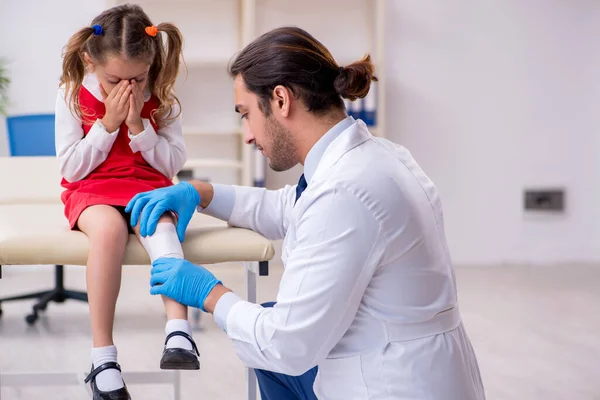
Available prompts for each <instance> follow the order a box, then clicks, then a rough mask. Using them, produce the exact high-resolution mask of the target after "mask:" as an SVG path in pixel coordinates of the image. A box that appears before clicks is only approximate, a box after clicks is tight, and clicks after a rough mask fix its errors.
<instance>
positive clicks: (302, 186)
mask: <svg viewBox="0 0 600 400" xmlns="http://www.w3.org/2000/svg"><path fill="white" fill-rule="evenodd" d="M306 185H307V183H306V179H304V174H302V176H300V180H299V181H298V186H296V200H295V201H294V204H296V201H298V199H299V198H300V196H301V195H302V192H304V189H306Z"/></svg>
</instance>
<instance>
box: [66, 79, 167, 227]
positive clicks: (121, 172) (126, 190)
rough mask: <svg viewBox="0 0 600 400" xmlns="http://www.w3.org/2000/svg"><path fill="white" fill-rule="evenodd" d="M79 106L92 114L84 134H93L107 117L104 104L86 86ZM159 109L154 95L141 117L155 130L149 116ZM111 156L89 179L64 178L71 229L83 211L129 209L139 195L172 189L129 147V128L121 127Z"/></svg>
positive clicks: (85, 125) (159, 173) (110, 153)
mask: <svg viewBox="0 0 600 400" xmlns="http://www.w3.org/2000/svg"><path fill="white" fill-rule="evenodd" d="M79 103H80V107H82V108H84V109H87V113H89V114H91V116H90V117H89V118H84V119H88V120H89V121H91V123H86V122H84V123H83V125H82V126H83V131H84V134H85V135H87V134H88V132H89V131H90V129H91V127H92V124H93V122H95V121H96V119H101V118H102V117H104V113H105V107H104V103H103V102H101V101H99V100H98V99H96V97H94V95H92V94H91V93H90V92H89V91H88V90H87V89H86V88H85V87H83V86H82V87H81V90H80V92H79ZM157 107H158V100H157V99H156V98H155V97H154V96H152V97H150V99H149V100H148V101H147V102H146V103H145V104H144V107H143V109H142V112H141V117H142V118H147V119H149V120H150V122H151V124H152V126H153V127H154V130H155V131H157V132H158V127H157V126H156V124H154V122H153V121H152V119H151V118H150V113H151V112H152V111H153V110H154V109H156V108H157ZM117 135H118V136H117V139H116V140H115V142H114V144H113V146H112V149H111V150H110V152H109V153H108V157H107V158H106V160H104V162H103V163H102V164H100V165H99V166H98V167H97V168H96V169H95V170H94V171H92V172H91V173H90V174H89V175H88V176H86V177H85V178H83V179H82V180H80V181H77V182H68V181H67V180H66V179H64V178H63V179H62V182H61V186H62V187H64V188H65V189H66V190H65V191H63V193H62V195H61V200H62V202H63V203H64V205H65V216H66V217H67V219H68V220H69V225H70V226H71V229H73V228H74V227H75V225H76V224H77V220H78V219H79V216H80V215H81V212H82V211H83V210H85V209H86V208H87V207H89V206H93V205H97V204H105V205H112V206H126V205H127V203H129V200H131V198H132V197H133V196H135V195H136V194H137V193H140V192H146V191H150V190H153V189H157V188H161V187H166V186H171V185H173V183H172V182H171V180H170V179H168V178H167V177H166V176H164V175H163V174H162V173H161V172H159V171H157V170H156V169H154V168H153V167H152V166H150V164H148V163H147V162H146V160H144V158H143V157H142V154H141V153H140V152H137V153H134V152H133V151H132V150H131V148H130V147H129V141H130V139H129V137H128V129H127V126H126V125H125V123H124V122H123V124H121V127H120V129H119V133H118V134H117Z"/></svg>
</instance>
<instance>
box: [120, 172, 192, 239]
mask: <svg viewBox="0 0 600 400" xmlns="http://www.w3.org/2000/svg"><path fill="white" fill-rule="evenodd" d="M199 204H200V195H199V194H198V192H197V191H196V189H195V188H194V186H192V185H191V184H190V183H188V182H180V183H178V184H176V185H173V186H168V187H164V188H160V189H155V190H152V191H149V192H144V193H138V194H136V195H135V197H134V198H133V199H131V201H129V204H127V207H125V212H131V226H136V225H137V224H138V220H139V223H140V235H141V236H142V237H146V236H151V235H153V234H154V232H155V231H156V225H157V224H158V220H159V219H160V217H161V216H162V215H163V214H164V213H165V212H167V211H173V212H175V213H176V214H177V236H178V237H179V241H180V242H183V239H184V237H185V230H186V229H187V226H188V224H189V223H190V220H191V219H192V216H193V215H194V212H195V211H196V207H197V206H198V205H199Z"/></svg>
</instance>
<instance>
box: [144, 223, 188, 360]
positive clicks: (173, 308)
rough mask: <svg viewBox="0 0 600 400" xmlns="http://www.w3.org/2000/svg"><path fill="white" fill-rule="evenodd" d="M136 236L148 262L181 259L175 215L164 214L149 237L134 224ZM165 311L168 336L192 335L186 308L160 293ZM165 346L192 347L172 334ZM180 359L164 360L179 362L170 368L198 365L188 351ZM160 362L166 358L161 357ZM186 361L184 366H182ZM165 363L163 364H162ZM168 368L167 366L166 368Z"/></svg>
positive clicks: (175, 347) (182, 337) (185, 348)
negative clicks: (147, 257)
mask: <svg viewBox="0 0 600 400" xmlns="http://www.w3.org/2000/svg"><path fill="white" fill-rule="evenodd" d="M134 231H135V232H136V235H137V237H138V239H139V240H140V242H141V243H142V245H143V246H144V248H145V249H146V251H147V252H148V254H149V256H150V260H151V262H154V260H156V259H158V258H165V257H168V258H183V250H182V248H181V243H180V242H179V238H178V237H177V231H176V229H175V225H174V218H173V217H172V215H171V214H170V213H166V214H164V215H163V216H162V217H161V218H160V220H159V222H158V225H157V227H156V232H155V233H154V234H153V235H152V236H147V237H145V238H142V237H141V236H140V233H139V225H138V226H136V227H134ZM162 300H163V304H164V306H165V311H166V313H167V325H166V327H165V334H166V335H169V334H171V333H172V332H184V333H186V334H187V335H189V336H190V337H191V336H192V329H191V327H190V324H189V321H188V309H187V307H186V306H184V305H183V304H180V303H178V302H176V301H175V300H173V299H171V298H168V297H165V296H162ZM165 347H166V348H167V349H177V348H179V349H184V350H193V345H192V342H190V341H189V340H188V339H187V338H186V337H184V336H173V337H171V338H170V339H169V340H168V341H167V343H166V346H165ZM183 358H184V359H185V360H182V361H181V362H179V361H175V362H170V363H169V362H166V363H165V365H168V364H182V365H181V366H180V367H178V366H177V365H174V366H172V367H173V368H176V369H179V368H182V369H190V368H191V369H197V368H199V366H198V365H197V364H198V361H197V358H196V357H195V356H194V357H191V356H190V355H188V354H184V356H183ZM163 361H165V357H164V356H163ZM184 364H185V365H184ZM163 366H164V365H163ZM165 368H166V367H165ZM169 368H170V367H169Z"/></svg>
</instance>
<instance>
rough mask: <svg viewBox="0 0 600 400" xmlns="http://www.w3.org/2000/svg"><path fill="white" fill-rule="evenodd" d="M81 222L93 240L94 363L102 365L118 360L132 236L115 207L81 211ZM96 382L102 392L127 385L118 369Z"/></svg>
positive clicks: (90, 280) (88, 271)
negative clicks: (118, 312)
mask: <svg viewBox="0 0 600 400" xmlns="http://www.w3.org/2000/svg"><path fill="white" fill-rule="evenodd" d="M77 225H78V227H79V229H80V230H81V231H82V232H84V233H85V234H86V235H87V236H88V238H89V241H90V250H89V253H88V262H87V268H86V284H87V292H88V302H89V308H90V317H91V325H92V340H93V349H92V363H93V364H94V366H95V367H98V366H99V365H102V364H104V363H106V362H117V350H116V347H115V346H114V342H113V333H112V331H113V324H114V317H115V306H116V303H117V297H118V296H119V290H120V288H121V266H122V263H123V255H124V253H125V246H126V245H127V238H128V230H127V223H126V221H125V219H124V218H123V216H122V215H121V214H120V213H119V211H117V210H116V209H115V208H114V207H111V206H105V205H95V206H90V207H88V208H86V209H85V210H84V211H83V212H82V213H81V216H80V217H79V220H78V222H77ZM96 385H97V386H98V389H100V390H101V391H111V390H116V389H119V388H121V387H123V380H122V379H121V374H120V372H119V371H118V370H116V369H107V370H105V371H102V372H101V373H100V374H98V376H97V377H96Z"/></svg>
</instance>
